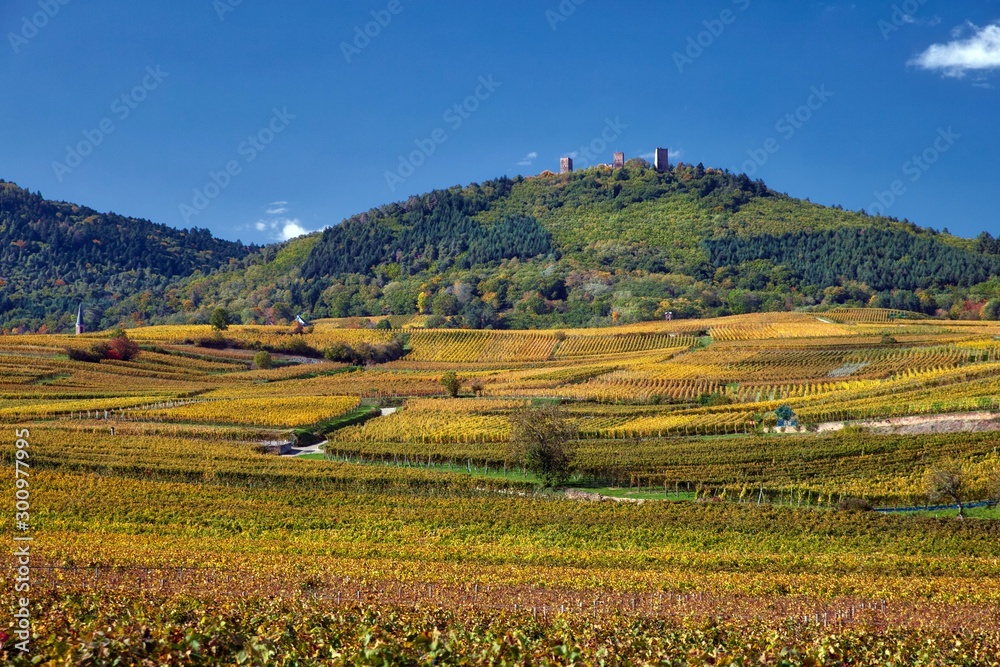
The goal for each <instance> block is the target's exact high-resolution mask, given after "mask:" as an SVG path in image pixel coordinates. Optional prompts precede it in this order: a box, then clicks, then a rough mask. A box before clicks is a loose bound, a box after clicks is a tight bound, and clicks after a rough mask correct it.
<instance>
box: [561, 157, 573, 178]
mask: <svg viewBox="0 0 1000 667" xmlns="http://www.w3.org/2000/svg"><path fill="white" fill-rule="evenodd" d="M572 172H573V158H571V157H564V158H562V159H560V160H559V173H560V174H569V173H572Z"/></svg>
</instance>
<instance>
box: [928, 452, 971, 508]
mask: <svg viewBox="0 0 1000 667" xmlns="http://www.w3.org/2000/svg"><path fill="white" fill-rule="evenodd" d="M924 487H925V488H926V490H927V497H928V498H930V500H931V501H932V502H934V501H940V500H942V499H947V500H953V501H955V504H956V505H958V518H959V519H964V518H965V505H964V500H963V499H964V498H965V473H964V472H963V471H962V465H961V464H960V463H957V462H954V461H949V462H947V463H944V464H942V465H940V466H938V467H936V468H931V469H929V470H928V471H927V472H926V474H925V475H924Z"/></svg>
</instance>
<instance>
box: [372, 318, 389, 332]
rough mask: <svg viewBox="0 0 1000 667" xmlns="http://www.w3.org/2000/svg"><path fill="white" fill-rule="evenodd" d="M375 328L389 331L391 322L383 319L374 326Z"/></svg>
mask: <svg viewBox="0 0 1000 667" xmlns="http://www.w3.org/2000/svg"><path fill="white" fill-rule="evenodd" d="M375 328H376V329H378V330H380V331H389V330H390V329H392V322H390V321H389V320H388V319H386V318H384V317H383V318H382V319H381V320H379V321H378V324H376V325H375Z"/></svg>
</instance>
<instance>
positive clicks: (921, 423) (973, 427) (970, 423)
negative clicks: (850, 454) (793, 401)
mask: <svg viewBox="0 0 1000 667" xmlns="http://www.w3.org/2000/svg"><path fill="white" fill-rule="evenodd" d="M846 426H860V427H861V428H865V429H868V430H870V431H871V432H872V433H878V434H883V435H890V434H892V435H922V434H929V433H960V432H961V433H967V432H974V431H1000V414H996V413H993V412H989V411H982V412H956V413H954V414H944V415H914V416H912V417H894V418H892V419H872V420H867V421H852V422H842V421H841V422H826V423H823V424H820V425H819V426H818V427H817V429H816V431H817V432H818V433H831V432H834V431H842V430H843V429H844V428H845V427H846Z"/></svg>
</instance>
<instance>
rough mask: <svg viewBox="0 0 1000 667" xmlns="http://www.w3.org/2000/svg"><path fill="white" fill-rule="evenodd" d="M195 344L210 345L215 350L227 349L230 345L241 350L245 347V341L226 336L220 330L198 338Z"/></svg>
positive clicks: (200, 345)
mask: <svg viewBox="0 0 1000 667" xmlns="http://www.w3.org/2000/svg"><path fill="white" fill-rule="evenodd" d="M194 344H195V345H197V346H198V347H208V348H211V349H213V350H225V349H227V348H230V347H231V348H235V349H238V350H241V349H243V347H244V345H243V341H240V340H236V339H235V338H226V337H225V336H223V335H222V334H221V333H219V332H215V333H214V334H212V335H211V336H202V337H201V338H196V339H195V341H194Z"/></svg>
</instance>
